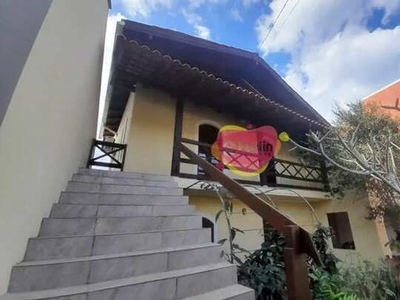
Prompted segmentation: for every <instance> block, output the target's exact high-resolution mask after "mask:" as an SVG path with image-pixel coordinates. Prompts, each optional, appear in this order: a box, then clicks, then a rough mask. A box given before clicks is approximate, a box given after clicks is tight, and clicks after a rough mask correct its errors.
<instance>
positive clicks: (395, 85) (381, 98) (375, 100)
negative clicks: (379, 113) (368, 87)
mask: <svg viewBox="0 0 400 300" xmlns="http://www.w3.org/2000/svg"><path fill="white" fill-rule="evenodd" d="M362 101H363V105H366V106H368V105H377V106H378V107H379V108H381V109H382V110H383V111H384V112H385V113H387V114H389V115H390V116H391V117H393V118H395V119H399V120H400V106H399V105H400V104H399V101H400V79H399V80H396V81H394V82H392V83H390V84H388V85H387V86H385V87H383V88H381V89H380V90H378V91H376V92H373V93H372V94H371V95H368V96H367V97H365V98H363V99H362Z"/></svg>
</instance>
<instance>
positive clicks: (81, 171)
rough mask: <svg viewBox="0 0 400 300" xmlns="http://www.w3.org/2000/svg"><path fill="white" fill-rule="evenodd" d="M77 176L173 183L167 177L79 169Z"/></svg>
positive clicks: (171, 179)
mask: <svg viewBox="0 0 400 300" xmlns="http://www.w3.org/2000/svg"><path fill="white" fill-rule="evenodd" d="M78 174H79V175H89V176H98V177H112V178H129V179H144V180H154V181H174V177H172V176H169V175H159V174H147V173H136V172H119V171H104V170H96V169H85V168H80V169H79V170H78Z"/></svg>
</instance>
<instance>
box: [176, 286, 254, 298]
mask: <svg viewBox="0 0 400 300" xmlns="http://www.w3.org/2000/svg"><path fill="white" fill-rule="evenodd" d="M183 300H255V295H254V291H253V290H252V289H249V288H248V287H245V286H243V285H239V284H235V285H231V286H228V287H225V288H222V289H218V290H214V291H211V292H208V293H204V294H201V295H196V296H193V297H188V298H185V299H183Z"/></svg>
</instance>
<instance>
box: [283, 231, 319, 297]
mask: <svg viewBox="0 0 400 300" xmlns="http://www.w3.org/2000/svg"><path fill="white" fill-rule="evenodd" d="M284 231H285V238H286V245H285V249H284V258H285V273H286V284H287V291H288V296H289V297H288V298H289V299H290V300H312V295H311V291H310V282H309V280H308V267H307V261H306V255H305V254H304V253H300V251H299V249H300V231H299V227H298V226H296V225H288V226H285V229H284Z"/></svg>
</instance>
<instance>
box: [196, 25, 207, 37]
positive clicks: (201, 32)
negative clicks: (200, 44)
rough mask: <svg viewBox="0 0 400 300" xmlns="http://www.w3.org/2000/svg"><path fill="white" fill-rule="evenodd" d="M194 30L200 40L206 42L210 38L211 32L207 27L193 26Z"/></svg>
mask: <svg viewBox="0 0 400 300" xmlns="http://www.w3.org/2000/svg"><path fill="white" fill-rule="evenodd" d="M194 28H195V30H196V34H197V36H198V37H201V38H202V39H206V40H209V39H210V38H211V32H210V29H209V28H208V27H205V26H202V25H195V26H194Z"/></svg>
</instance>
